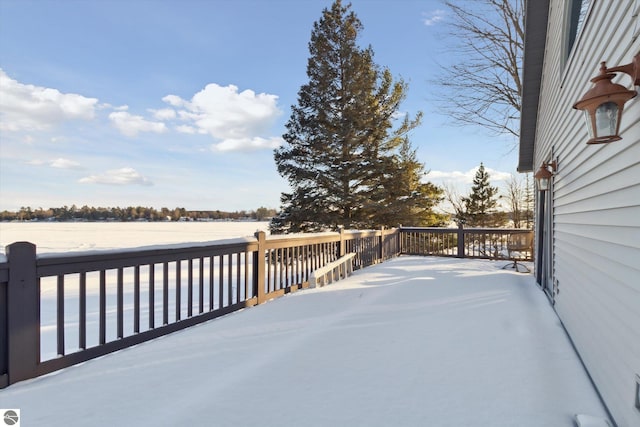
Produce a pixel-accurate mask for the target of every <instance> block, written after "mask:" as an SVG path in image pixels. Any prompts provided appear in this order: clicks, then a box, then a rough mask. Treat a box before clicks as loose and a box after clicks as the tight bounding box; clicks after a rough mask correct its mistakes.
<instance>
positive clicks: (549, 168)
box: [533, 160, 558, 191]
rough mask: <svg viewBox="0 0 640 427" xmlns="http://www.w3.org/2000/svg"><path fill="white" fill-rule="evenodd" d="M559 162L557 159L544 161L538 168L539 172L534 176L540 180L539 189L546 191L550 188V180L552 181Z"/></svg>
mask: <svg viewBox="0 0 640 427" xmlns="http://www.w3.org/2000/svg"><path fill="white" fill-rule="evenodd" d="M557 167H558V164H557V163H556V161H555V160H554V161H552V162H551V163H543V164H542V166H540V169H538V172H536V174H535V175H534V176H533V177H534V178H535V179H536V181H538V190H539V191H546V190H548V189H549V182H550V181H551V177H552V176H553V174H554V173H555V171H556V170H557Z"/></svg>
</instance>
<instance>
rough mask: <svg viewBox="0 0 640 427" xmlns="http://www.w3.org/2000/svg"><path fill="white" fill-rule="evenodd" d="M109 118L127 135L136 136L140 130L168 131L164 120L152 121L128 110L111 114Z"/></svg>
mask: <svg viewBox="0 0 640 427" xmlns="http://www.w3.org/2000/svg"><path fill="white" fill-rule="evenodd" d="M109 120H111V122H112V123H113V125H114V126H115V127H116V128H118V130H119V131H120V132H122V133H123V134H124V135H126V136H136V135H137V134H138V133H139V132H154V133H164V132H166V131H167V126H166V125H165V124H164V123H162V122H152V121H149V120H146V119H144V118H143V117H142V116H134V115H132V114H130V113H128V112H126V111H117V112H113V113H111V114H109Z"/></svg>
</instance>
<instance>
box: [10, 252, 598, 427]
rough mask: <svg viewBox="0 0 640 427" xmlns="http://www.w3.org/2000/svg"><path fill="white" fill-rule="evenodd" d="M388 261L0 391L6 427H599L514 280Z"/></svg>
mask: <svg viewBox="0 0 640 427" xmlns="http://www.w3.org/2000/svg"><path fill="white" fill-rule="evenodd" d="M503 264H504V263H497V262H491V261H480V260H459V259H446V258H435V257H428V258H424V257H401V258H398V259H394V260H392V261H389V262H386V263H383V264H380V265H377V266H374V267H369V268H366V269H364V270H361V271H358V272H356V273H355V274H354V275H353V276H351V277H350V278H348V279H345V280H342V281H339V282H336V283H334V284H332V285H329V286H327V287H324V288H320V289H313V290H307V291H303V292H298V293H295V294H290V295H287V296H285V297H282V298H279V299H277V300H273V301H271V302H269V303H267V304H264V305H260V306H257V307H253V308H250V309H247V310H243V311H241V312H237V313H234V314H231V315H228V316H226V317H223V318H220V319H217V320H214V321H211V322H208V323H206V324H202V325H199V326H195V327H192V328H189V329H188V330H185V331H182V332H178V333H175V334H172V335H170V336H167V337H163V338H160V339H157V340H155V341H152V342H148V343H145V344H142V345H139V346H136V347H133V348H129V349H126V350H123V351H120V352H118V353H115V354H111V355H108V356H105V357H102V358H100V359H96V360H92V361H89V362H86V363H84V364H82V365H78V366H74V367H71V368H68V369H66V370H63V371H60V372H57V373H54V374H51V375H48V376H46V377H41V378H36V379H33V380H29V381H25V382H22V383H19V384H15V385H12V386H10V387H9V388H7V389H4V390H1V391H0V407H3V408H19V409H21V417H22V422H23V423H22V426H29V427H31V426H57V425H60V426H114V425H127V426H178V425H188V426H261V427H270V426H367V427H370V426H385V427H388V426H483V427H484V426H494V427H495V426H536V427H538V426H573V425H574V422H573V417H574V415H575V414H580V413H582V414H590V415H594V416H598V417H606V415H605V410H604V408H603V407H602V405H601V403H600V401H599V400H598V397H597V395H596V392H595V391H594V389H593V387H592V385H591V383H590V382H589V380H588V377H587V375H586V373H585V372H584V369H583V367H582V365H581V364H580V362H579V360H578V357H577V356H576V354H575V352H574V350H573V348H572V346H571V344H570V342H569V340H568V338H567V337H566V335H565V333H564V330H563V329H562V326H561V325H560V322H559V320H558V318H557V316H556V314H555V313H554V311H553V309H552V307H551V306H550V305H549V302H548V301H547V299H546V297H545V295H544V294H543V292H542V291H541V290H540V289H539V288H538V287H537V286H536V285H535V283H534V279H533V277H532V276H531V275H529V274H518V273H515V272H513V271H506V270H501V269H500V267H501V266H502V265H503Z"/></svg>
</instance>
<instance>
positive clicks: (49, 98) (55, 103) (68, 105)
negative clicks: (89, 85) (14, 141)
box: [0, 69, 98, 132]
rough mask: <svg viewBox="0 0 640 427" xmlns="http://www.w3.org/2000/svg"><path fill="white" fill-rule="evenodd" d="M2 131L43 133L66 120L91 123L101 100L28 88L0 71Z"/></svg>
mask: <svg viewBox="0 0 640 427" xmlns="http://www.w3.org/2000/svg"><path fill="white" fill-rule="evenodd" d="M0 88H1V90H2V96H0V130H4V131H14V132H15V131H21V130H43V129H48V128H50V127H52V126H53V125H55V124H57V123H59V122H60V121H63V120H74V119H78V120H91V119H93V118H94V116H95V110H96V106H97V104H98V100H97V99H96V98H87V97H84V96H82V95H78V94H75V93H61V92H60V91H58V90H56V89H51V88H46V87H41V86H34V85H28V84H23V83H20V82H18V81H17V80H14V79H12V78H10V77H9V76H7V74H6V73H5V72H4V71H3V70H2V69H0Z"/></svg>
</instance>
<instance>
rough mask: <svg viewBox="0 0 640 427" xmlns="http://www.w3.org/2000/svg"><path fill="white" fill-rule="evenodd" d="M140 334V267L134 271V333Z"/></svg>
mask: <svg viewBox="0 0 640 427" xmlns="http://www.w3.org/2000/svg"><path fill="white" fill-rule="evenodd" d="M139 332H140V266H139V265H136V266H135V267H134V270H133V333H134V334H137V333H139Z"/></svg>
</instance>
